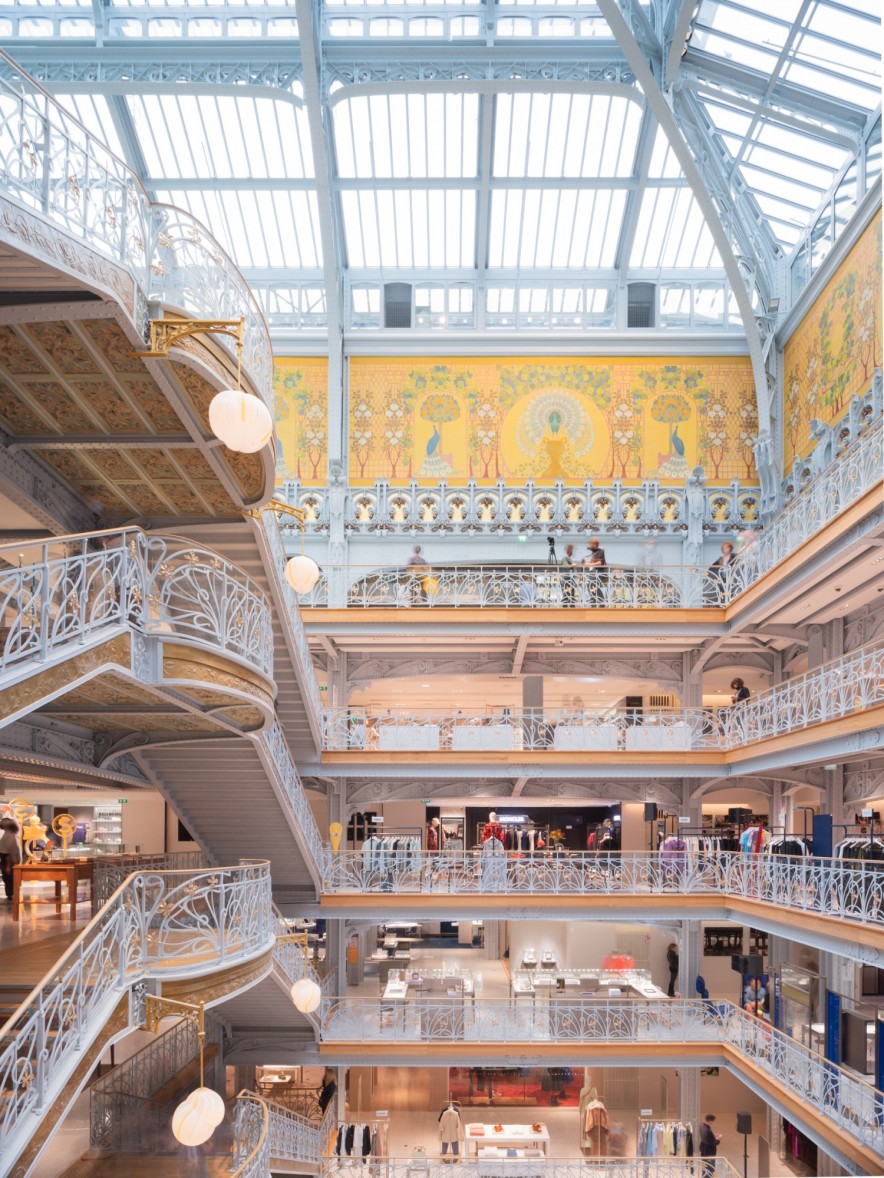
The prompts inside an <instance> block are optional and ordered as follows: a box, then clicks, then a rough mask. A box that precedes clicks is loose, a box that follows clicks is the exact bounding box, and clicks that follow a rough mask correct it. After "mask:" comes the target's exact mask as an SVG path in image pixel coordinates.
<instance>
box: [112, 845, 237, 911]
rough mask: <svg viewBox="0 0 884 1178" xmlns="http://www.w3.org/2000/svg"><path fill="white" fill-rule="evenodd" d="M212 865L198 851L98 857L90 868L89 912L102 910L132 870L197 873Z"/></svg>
mask: <svg viewBox="0 0 884 1178" xmlns="http://www.w3.org/2000/svg"><path fill="white" fill-rule="evenodd" d="M212 866H214V865H213V864H212V862H211V861H210V859H209V858H208V856H206V855H204V854H203V852H202V851H175V852H172V853H171V854H156V855H143V854H141V852H137V853H133V854H124V855H100V856H98V857H97V858H96V859H95V861H94V863H93V866H92V911H93V913H95V912H97V911H98V910H99V908H102V907H103V906H104V905H105V904H106V903H107V902H108V900H109V899H110V898H111V896H112V895H113V894H114V892H115V891H116V890H117V888H118V887H120V885H121V884H123V883H125V881H126V880H127V879H128V877H129V876H130V875H132V873H133V872H135V871H199V870H203V869H205V868H209V867H212Z"/></svg>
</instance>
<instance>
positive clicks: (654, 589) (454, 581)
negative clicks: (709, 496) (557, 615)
mask: <svg viewBox="0 0 884 1178" xmlns="http://www.w3.org/2000/svg"><path fill="white" fill-rule="evenodd" d="M580 555H581V557H582V555H583V554H582V553H581V554H580ZM362 570H364V571H362ZM354 577H355V579H354ZM336 584H342V585H344V584H348V588H346V590H345V599H344V600H343V601H341V602H340V603H339V604H341V605H346V606H347V608H356V609H383V608H392V609H557V608H558V609H606V608H607V609H721V608H723V606H724V591H723V578H722V576H721V575H720V574H719V572H718V570H717V569H709V568H706V567H705V566H700V565H657V564H655V565H653V566H644V565H635V566H633V565H619V564H610V565H608V567H607V568H606V569H604V570H603V571H601V572H599V571H596V570H593V569H589V568H585V567H583V566H581V565H579V564H578V565H574V566H570V567H568V566H564V565H562V564H543V563H542V562H541V561H539V560H538V561H535V562H528V561H520V562H518V563H517V562H515V561H511V562H510V561H508V562H502V563H490V562H483V563H481V564H466V563H460V562H452V563H446V562H444V561H442V562H434V563H433V564H432V565H429V564H428V565H419V566H408V565H404V566H399V567H393V568H386V569H384V568H378V567H377V566H376V565H364V566H359V565H353V564H350V565H328V564H327V565H325V566H324V569H323V573H322V575H321V577H320V579H319V581H318V582H317V583H316V585H315V586H314V587H313V589H311V590H310V592H309V593H305V594H304V595H303V596H302V597H300V598H298V600H299V602H300V605H301V608H302V609H315V608H317V607H320V608H322V607H334V606H335V605H336V604H338V603H336V602H335V601H334V600H332V599H331V597H332V594H331V589H332V586H333V585H336Z"/></svg>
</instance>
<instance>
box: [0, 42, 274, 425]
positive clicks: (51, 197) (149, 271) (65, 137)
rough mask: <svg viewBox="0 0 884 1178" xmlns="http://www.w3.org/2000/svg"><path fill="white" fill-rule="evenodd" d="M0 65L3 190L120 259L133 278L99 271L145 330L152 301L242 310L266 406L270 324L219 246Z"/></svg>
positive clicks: (227, 315) (203, 314)
mask: <svg viewBox="0 0 884 1178" xmlns="http://www.w3.org/2000/svg"><path fill="white" fill-rule="evenodd" d="M0 74H2V75H4V76H0V149H2V158H3V160H4V168H3V173H2V181H3V191H4V194H5V195H6V196H7V197H9V198H11V199H13V200H15V201H16V202H17V203H18V204H20V205H22V206H23V207H24V208H26V209H30V210H33V211H34V212H36V213H38V214H39V215H41V216H42V217H44V218H46V219H47V220H48V221H50V222H52V223H53V224H55V225H57V226H58V227H59V228H60V229H62V230H63V231H64V232H65V233H67V234H71V235H73V236H74V237H76V238H78V239H80V240H82V241H84V242H86V244H87V245H89V246H90V247H91V248H92V249H95V250H97V251H98V252H99V253H100V254H102V255H103V256H104V257H106V258H109V259H110V260H111V261H112V262H114V263H116V264H117V265H119V266H122V267H123V268H124V269H125V271H126V272H127V273H128V275H129V277H130V278H131V280H132V282H133V283H134V288H129V287H128V284H126V285H125V286H124V285H123V284H120V283H119V282H115V281H114V278H112V277H111V276H109V275H106V276H104V277H105V278H106V281H107V282H109V283H110V284H111V285H116V286H117V287H118V288H119V289H118V291H117V293H118V295H119V297H120V300H121V302H123V303H124V305H126V304H128V305H127V306H126V309H127V310H128V312H129V313H130V314H131V315H132V317H133V319H134V321H135V323H136V325H137V327H138V330H139V331H140V332H141V333H142V334H143V335H144V336H145V338H146V333H147V322H148V308H149V304H151V303H156V302H160V303H165V304H167V305H171V306H173V307H175V308H176V309H180V310H181V311H182V312H183V313H184V314H186V315H188V316H191V317H194V318H205V319H208V318H212V319H216V318H224V319H238V318H240V317H242V318H243V319H244V320H245V336H244V351H243V365H244V369H245V371H246V373H247V374H248V375H249V377H250V378H251V380H252V381H253V382H254V384H255V387H256V389H257V391H258V392H259V394H260V396H261V397H262V399H263V400H264V402H265V404H266V405H267V407H268V408H269V409H270V410H271V412H272V410H273V391H272V383H273V352H272V348H271V344H270V332H269V329H268V327H267V324H266V322H265V320H264V316H263V313H262V312H261V308H260V306H259V304H258V302H257V300H256V299H255V296H254V295H253V294H252V292H251V290H250V288H249V286H248V284H247V283H246V280H245V279H244V277H243V276H242V274H241V273H240V272H239V270H238V269H237V267H236V266H235V265H234V263H233V261H232V260H231V258H230V257H229V256H228V255H227V253H226V252H225V251H224V249H223V248H222V246H221V245H220V244H219V243H218V242H217V241H216V240H215V238H214V237H213V236H212V234H211V233H210V232H209V230H208V229H206V227H205V226H204V225H203V224H202V223H201V222H200V221H198V220H197V219H196V218H195V217H193V216H192V215H191V214H190V213H188V212H186V211H185V210H183V209H177V208H173V207H172V206H170V205H164V204H160V203H157V202H154V201H151V200H150V198H149V196H148V194H147V192H146V190H145V188H144V185H143V183H142V181H141V179H140V178H139V177H138V176H137V175H136V173H135V172H134V171H132V169H131V168H130V167H129V166H128V165H127V164H126V163H124V162H123V161H122V160H121V159H119V158H118V157H117V156H115V155H114V154H113V152H112V151H110V149H109V148H108V147H106V146H105V144H103V143H102V142H101V141H100V140H99V139H97V138H96V137H95V136H94V135H93V134H92V133H91V132H90V131H88V130H87V129H86V128H85V127H84V126H83V124H82V123H81V122H80V121H79V120H78V119H77V118H75V116H73V115H72V114H70V113H69V112H68V111H66V110H65V109H64V108H63V107H62V106H61V105H60V104H59V103H58V102H57V101H56V100H55V99H54V98H53V97H52V96H51V95H50V94H49V93H48V92H47V91H46V90H45V89H44V88H43V87H42V86H41V85H40V84H39V82H37V81H36V80H35V79H34V78H32V77H31V76H30V75H29V74H27V73H26V72H25V71H24V70H22V68H21V67H20V66H19V65H18V64H17V63H16V62H15V61H14V60H13V58H12V57H10V56H9V54H8V53H5V52H3V51H0ZM65 256H66V258H68V257H70V251H68V252H67V253H66V255H65ZM93 281H94V277H93ZM217 339H218V341H219V343H220V344H221V346H222V347H224V348H225V349H227V350H228V351H229V352H231V354H233V347H232V344H231V343H230V342H229V341H228V340H227V339H226V338H225V337H223V336H218V337H217Z"/></svg>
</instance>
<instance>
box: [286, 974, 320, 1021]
mask: <svg viewBox="0 0 884 1178" xmlns="http://www.w3.org/2000/svg"><path fill="white" fill-rule="evenodd" d="M321 1001H322V990H320V988H319V986H317V984H316V982H314V981H313V979H312V978H301V980H300V981H297V982H295V984H294V985H293V986H292V1002H294V1004H295V1009H296V1010H300V1012H301V1014H312V1013H313V1011H314V1010H316V1009H317V1008H318V1007H319V1004H320V1002H321Z"/></svg>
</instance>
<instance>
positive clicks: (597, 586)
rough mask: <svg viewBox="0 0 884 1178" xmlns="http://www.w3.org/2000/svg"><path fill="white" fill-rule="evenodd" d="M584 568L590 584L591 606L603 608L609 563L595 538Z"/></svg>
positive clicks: (590, 546) (591, 542) (591, 543)
mask: <svg viewBox="0 0 884 1178" xmlns="http://www.w3.org/2000/svg"><path fill="white" fill-rule="evenodd" d="M583 567H584V568H585V569H586V570H587V574H586V576H587V580H588V582H589V604H590V605H595V606H602V605H604V604H605V588H606V586H607V584H608V562H607V560H606V559H605V550H604V548H602V547H601V545H600V544H599V542H598V540H597V539H596V538H595V537H594V536H593V538H592V539H591V540H590V542H589V551H588V552H587V554H586V556H585V557H584V558H583Z"/></svg>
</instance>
